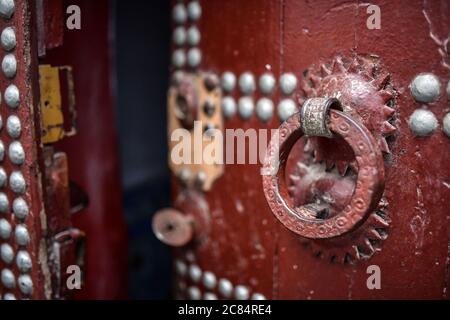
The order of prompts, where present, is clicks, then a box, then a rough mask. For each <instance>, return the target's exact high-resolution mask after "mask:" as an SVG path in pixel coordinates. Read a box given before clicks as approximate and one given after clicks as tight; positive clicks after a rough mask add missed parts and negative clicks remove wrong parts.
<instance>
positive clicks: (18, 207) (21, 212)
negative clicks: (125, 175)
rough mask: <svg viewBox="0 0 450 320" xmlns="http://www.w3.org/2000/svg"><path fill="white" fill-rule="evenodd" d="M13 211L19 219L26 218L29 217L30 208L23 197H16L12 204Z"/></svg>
mask: <svg viewBox="0 0 450 320" xmlns="http://www.w3.org/2000/svg"><path fill="white" fill-rule="evenodd" d="M12 209H13V213H14V215H15V216H16V218H17V219H19V220H25V219H26V218H27V217H28V214H29V209H28V205H27V203H26V201H25V200H24V199H23V198H16V199H14V201H13V204H12Z"/></svg>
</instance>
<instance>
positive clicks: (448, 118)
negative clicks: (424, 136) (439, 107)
mask: <svg viewBox="0 0 450 320" xmlns="http://www.w3.org/2000/svg"><path fill="white" fill-rule="evenodd" d="M442 124H443V125H442V130H444V133H445V134H446V135H447V137H449V138H450V113H447V114H446V115H445V117H444V120H443V121H442Z"/></svg>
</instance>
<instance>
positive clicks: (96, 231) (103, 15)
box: [44, 0, 128, 299]
mask: <svg viewBox="0 0 450 320" xmlns="http://www.w3.org/2000/svg"><path fill="white" fill-rule="evenodd" d="M73 4H76V5H79V6H80V8H81V12H82V26H81V30H72V31H70V30H67V29H65V34H64V45H63V46H62V47H59V48H56V49H52V50H48V51H47V56H46V58H45V59H44V62H45V63H49V64H52V65H55V66H57V65H70V66H72V67H73V72H74V80H75V94H76V100H77V110H78V134H77V135H76V136H74V137H71V138H66V139H65V140H64V141H62V142H61V143H59V144H58V145H57V149H60V150H63V151H65V152H66V153H67V156H68V161H69V175H70V179H71V180H73V181H74V182H76V183H77V184H78V185H79V186H81V187H82V189H83V190H85V191H86V193H87V194H88V196H89V199H90V202H89V206H88V208H87V209H85V210H83V211H81V212H80V213H77V214H76V215H75V216H74V222H75V225H76V227H78V228H80V229H81V230H83V231H85V232H86V240H87V243H86V249H87V257H86V263H87V264H86V281H85V288H84V289H83V290H82V291H81V292H80V294H79V295H78V297H79V298H84V299H119V298H125V297H126V296H127V282H126V281H127V272H128V271H127V261H128V255H127V238H126V228H125V224H124V218H123V215H122V200H121V199H122V193H121V191H122V190H121V182H120V166H119V159H118V146H117V132H116V126H115V124H116V122H115V114H114V100H113V96H112V91H111V90H112V88H111V85H112V71H111V67H112V60H111V57H112V56H111V42H110V35H111V21H110V11H109V10H110V8H109V1H106V0H102V1H89V0H84V1H83V0H81V1H65V3H64V8H66V7H67V6H68V5H73Z"/></svg>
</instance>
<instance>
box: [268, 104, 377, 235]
mask: <svg viewBox="0 0 450 320" xmlns="http://www.w3.org/2000/svg"><path fill="white" fill-rule="evenodd" d="M326 121H327V126H328V128H329V130H330V131H331V132H332V133H333V134H336V135H339V136H341V137H342V138H343V139H344V140H345V141H346V143H348V144H349V145H350V147H351V148H352V150H353V152H354V155H355V160H356V162H357V164H358V174H357V182H356V187H355V190H354V192H353V195H352V198H351V200H350V201H349V203H348V204H347V206H346V207H345V209H344V210H343V211H341V212H339V213H338V214H336V215H333V216H331V217H325V218H322V217H321V215H320V211H321V210H322V208H320V207H319V206H317V205H316V204H314V203H312V204H307V205H304V206H302V207H299V208H294V206H293V203H292V200H291V198H290V197H289V196H288V190H287V186H286V181H285V178H284V177H285V172H284V171H285V166H286V161H287V158H288V156H289V153H290V151H291V149H292V147H293V146H294V144H295V143H296V142H297V141H298V140H299V139H300V138H301V137H302V136H303V135H304V133H303V129H302V119H301V114H300V113H296V114H294V115H293V116H292V117H290V118H289V119H288V120H287V121H286V122H284V123H283V124H282V125H281V126H280V128H279V131H278V135H275V136H274V137H273V138H272V140H271V142H270V144H269V146H268V149H267V151H266V158H265V161H264V166H263V169H262V171H261V172H262V175H263V188H264V193H265V196H266V199H267V202H268V204H269V206H270V208H271V210H272V213H273V214H274V215H275V217H276V218H277V219H278V220H279V221H280V222H281V223H282V224H283V225H284V226H285V227H286V228H288V229H289V230H291V231H292V232H294V233H296V234H298V235H300V236H302V237H305V238H310V239H326V238H333V237H338V236H340V235H343V234H345V233H348V232H351V231H352V230H354V229H356V228H357V227H358V226H360V225H361V224H362V223H363V222H364V221H365V219H366V218H367V217H368V215H369V214H370V212H371V211H372V210H373V209H374V208H375V206H376V205H377V204H378V203H379V201H380V199H381V196H382V193H383V190H384V163H383V157H382V153H381V151H380V148H379V147H378V145H377V143H376V141H375V139H374V138H373V136H372V135H371V133H370V132H369V131H368V129H366V128H365V127H364V125H362V124H361V123H359V122H357V121H355V120H354V119H352V118H351V117H350V116H349V115H347V114H345V113H343V112H341V111H338V110H334V109H330V110H329V116H328V117H327V119H326Z"/></svg>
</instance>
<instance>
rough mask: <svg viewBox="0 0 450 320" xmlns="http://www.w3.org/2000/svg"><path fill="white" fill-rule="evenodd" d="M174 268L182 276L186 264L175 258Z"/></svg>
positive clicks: (185, 269) (185, 270) (184, 272)
mask: <svg viewBox="0 0 450 320" xmlns="http://www.w3.org/2000/svg"><path fill="white" fill-rule="evenodd" d="M175 270H176V271H177V273H178V274H179V275H180V276H184V275H186V272H187V266H186V264H185V263H184V262H183V261H180V260H177V261H175Z"/></svg>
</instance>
